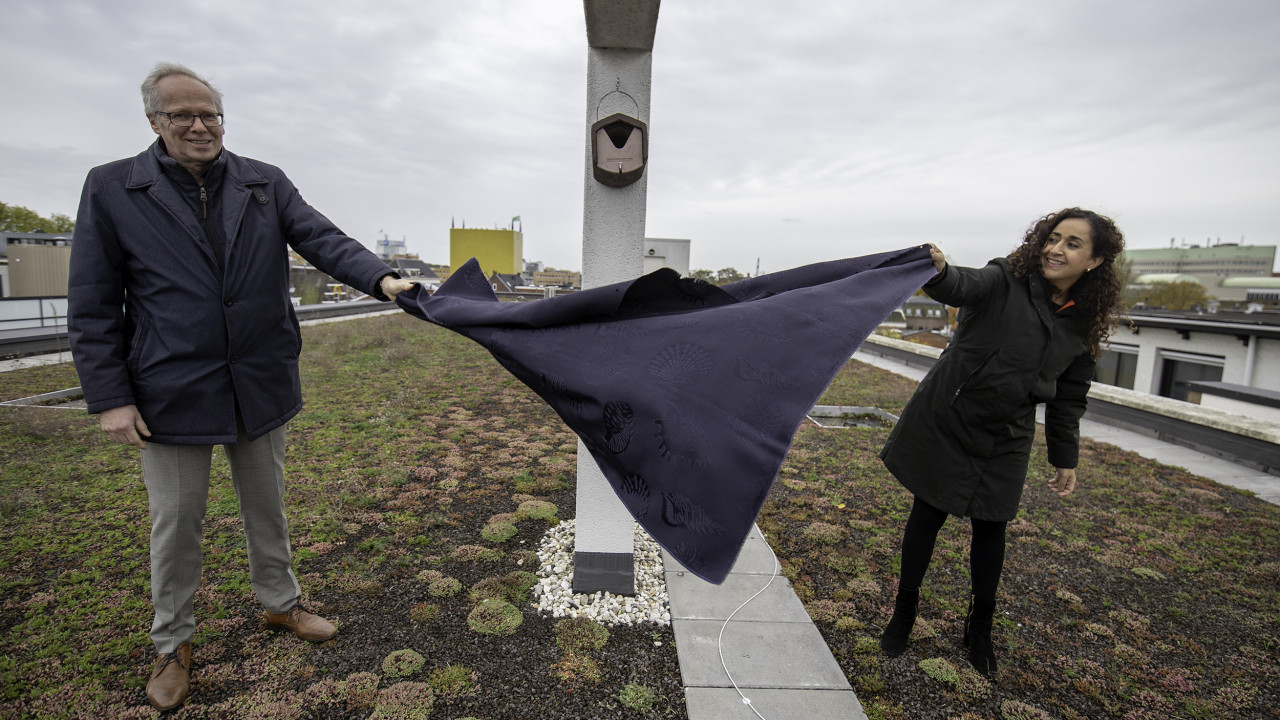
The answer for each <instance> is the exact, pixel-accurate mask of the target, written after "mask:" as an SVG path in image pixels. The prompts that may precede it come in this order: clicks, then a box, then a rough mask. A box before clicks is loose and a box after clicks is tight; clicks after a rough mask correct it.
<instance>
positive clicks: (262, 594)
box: [142, 426, 302, 654]
mask: <svg viewBox="0 0 1280 720" xmlns="http://www.w3.org/2000/svg"><path fill="white" fill-rule="evenodd" d="M284 437H285V429H284V427H283V426H282V427H278V428H276V429H275V430H272V431H271V432H269V433H267V434H266V435H263V436H262V437H260V438H258V439H257V440H254V441H252V442H249V441H248V440H247V439H246V437H245V435H244V431H243V430H241V431H240V438H239V440H238V442H235V443H229V444H226V445H223V449H224V451H225V452H226V455H227V461H228V463H230V465H231V481H232V484H233V485H234V486H235V490H236V499H237V500H239V503H240V520H241V522H242V523H243V524H244V534H245V541H246V545H247V546H248V550H249V577H250V579H251V580H252V582H253V590H254V593H255V594H256V595H257V596H258V601H259V602H261V603H262V605H263V606H264V607H265V608H266V609H267V610H269V611H271V612H274V613H281V612H285V611H286V610H288V609H290V608H292V607H293V606H294V604H295V603H297V601H298V598H299V597H301V595H302V591H301V589H300V588H299V587H298V579H297V578H296V577H294V574H293V569H292V568H291V567H290V566H289V523H288V520H286V519H285V514H284ZM212 457H213V446H212V445H162V444H160V443H147V449H146V450H143V451H142V480H143V482H144V483H146V486H147V499H148V503H149V505H150V508H151V602H152V604H153V605H154V606H155V613H156V615H155V621H154V622H153V623H152V625H151V642H152V643H154V644H155V647H156V652H157V653H160V654H165V653H170V652H173V651H175V650H177V649H178V646H179V645H181V644H182V643H185V642H190V641H191V637H192V635H193V634H194V633H195V628H196V623H195V612H194V609H193V604H194V601H195V595H196V590H197V589H198V588H199V587H200V566H201V559H202V557H203V552H202V549H201V533H202V530H203V527H204V513H205V506H206V505H207V503H208V500H209V468H210V465H211V461H212Z"/></svg>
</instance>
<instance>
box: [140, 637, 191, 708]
mask: <svg viewBox="0 0 1280 720" xmlns="http://www.w3.org/2000/svg"><path fill="white" fill-rule="evenodd" d="M189 692H191V643H182V644H181V645H179V646H178V649H177V650H175V651H173V652H171V653H167V654H165V655H161V656H160V657H158V658H156V664H155V666H154V667H152V668H151V679H150V680H148V681H147V699H148V700H150V701H151V704H152V705H154V706H155V707H156V709H157V710H172V709H173V708H176V707H178V706H179V705H181V704H182V701H183V700H186V699H187V693H189Z"/></svg>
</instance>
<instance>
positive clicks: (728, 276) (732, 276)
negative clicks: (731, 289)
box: [716, 267, 747, 285]
mask: <svg viewBox="0 0 1280 720" xmlns="http://www.w3.org/2000/svg"><path fill="white" fill-rule="evenodd" d="M746 279H747V276H746V275H743V274H742V273H740V272H738V270H737V269H736V268H731V267H727V268H720V269H719V270H717V271H716V284H717V285H728V284H729V283H731V282H737V281H739V280H746Z"/></svg>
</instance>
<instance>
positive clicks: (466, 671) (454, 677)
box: [427, 665, 478, 697]
mask: <svg viewBox="0 0 1280 720" xmlns="http://www.w3.org/2000/svg"><path fill="white" fill-rule="evenodd" d="M477 679H478V676H477V675H476V674H475V672H473V671H472V670H471V669H470V668H468V667H466V666H464V665H446V666H445V667H442V668H436V669H435V670H432V671H431V677H430V679H428V680H427V684H428V685H430V686H431V689H432V690H435V691H436V694H437V695H441V696H443V697H457V696H459V695H466V694H468V693H470V692H471V691H472V687H473V686H474V685H475V682H476V680H477Z"/></svg>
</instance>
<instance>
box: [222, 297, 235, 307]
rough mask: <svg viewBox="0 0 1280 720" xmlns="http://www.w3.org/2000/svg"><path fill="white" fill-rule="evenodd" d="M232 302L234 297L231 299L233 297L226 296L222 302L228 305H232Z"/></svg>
mask: <svg viewBox="0 0 1280 720" xmlns="http://www.w3.org/2000/svg"><path fill="white" fill-rule="evenodd" d="M232 302H233V301H232V299H231V298H224V299H223V301H222V304H223V305H226V306H227V307H231V304H232Z"/></svg>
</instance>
